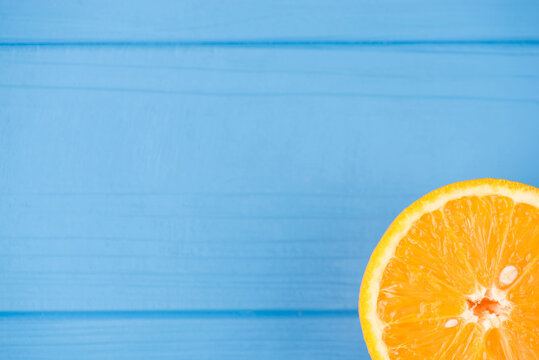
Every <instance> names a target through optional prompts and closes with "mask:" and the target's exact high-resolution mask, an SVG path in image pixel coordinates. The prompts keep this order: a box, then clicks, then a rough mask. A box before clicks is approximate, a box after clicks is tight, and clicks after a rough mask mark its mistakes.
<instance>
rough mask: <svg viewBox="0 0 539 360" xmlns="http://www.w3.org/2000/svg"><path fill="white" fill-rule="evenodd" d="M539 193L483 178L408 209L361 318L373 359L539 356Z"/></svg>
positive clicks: (387, 241)
mask: <svg viewBox="0 0 539 360" xmlns="http://www.w3.org/2000/svg"><path fill="white" fill-rule="evenodd" d="M538 255H539V189H537V188H535V187H532V186H528V185H524V184H520V183H516V182H511V181H506V180H495V179H480V180H471V181H464V182H460V183H455V184H452V185H448V186H445V187H443V188H440V189H438V190H435V191H433V192H432V193H430V194H428V195H425V196H424V197H422V198H421V199H419V200H418V201H416V202H415V203H413V204H412V205H411V206H410V207H408V208H407V209H406V210H404V211H403V212H402V213H401V214H400V215H399V216H398V217H397V218H396V219H395V221H394V222H393V223H392V224H391V226H390V227H389V228H388V229H387V231H386V233H385V234H384V236H383V237H382V239H381V240H380V243H379V244H378V246H377V247H376V249H375V250H374V252H373V254H372V256H371V258H370V261H369V264H368V266H367V270H366V271H365V275H364V277H363V282H362V284H361V293H360V299H359V314H360V318H361V326H362V328H363V334H364V337H365V341H366V343H367V347H368V350H369V353H370V354H371V356H372V358H373V359H375V360H388V359H391V360H397V359H398V360H411V359H420V360H431V359H432V360H437V359H440V360H442V359H443V360H468V359H471V360H487V359H488V360H490V359H492V360H498V359H500V360H501V359H508V360H528V359H539V273H538V270H539V261H538V257H539V256H538Z"/></svg>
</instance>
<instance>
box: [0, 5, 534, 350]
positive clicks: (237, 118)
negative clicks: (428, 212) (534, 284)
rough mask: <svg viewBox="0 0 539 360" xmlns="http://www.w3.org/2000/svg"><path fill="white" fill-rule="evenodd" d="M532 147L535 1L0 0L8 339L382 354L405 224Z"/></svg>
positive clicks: (82, 345)
mask: <svg viewBox="0 0 539 360" xmlns="http://www.w3.org/2000/svg"><path fill="white" fill-rule="evenodd" d="M538 159H539V2H538V1H521V0H510V1H509V0H508V1H505V0H503V1H502V0H494V1H493V0H489V1H470V0H455V1H437V0H410V1H401V0H399V1H395V0H390V1H367V0H364V1H363V0H362V1H355V0H354V1H352V0H343V1H339V2H335V1H320V0H297V1H284V0H282V1H240V0H231V1H221V0H219V1H217V0H204V1H200V0H197V1H195V0H188V1H172V0H154V1H142V0H136V1H130V2H118V1H116V2H112V1H104V0H103V1H86V0H83V1H46V2H45V1H26V0H21V1H8V0H0V285H1V286H0V357H1V358H2V359H369V356H368V354H367V351H366V348H365V344H364V342H363V339H362V335H361V329H360V324H359V320H358V316H357V310H356V307H357V298H358V292H359V287H360V282H361V276H362V272H363V269H364V268H365V266H366V263H367V261H368V257H369V254H370V252H371V251H372V249H373V248H374V246H375V245H376V243H377V241H378V239H379V238H380V236H381V235H382V234H383V232H384V230H385V229H386V227H387V226H388V225H389V224H390V222H391V220H392V219H393V218H394V217H395V216H396V215H397V214H398V213H399V212H400V211H401V210H402V209H403V208H404V207H405V206H406V205H408V204H409V203H411V202H412V201H413V200H414V199H416V198H417V197H419V196H421V195H422V194H424V193H426V192H428V191H430V190H432V189H434V188H437V187H440V186H442V185H445V184H448V183H451V182H454V181H459V180H464V179H471V178H480V177H496V178H507V179H511V180H516V181H521V182H524V183H528V184H531V185H535V186H539V161H538Z"/></svg>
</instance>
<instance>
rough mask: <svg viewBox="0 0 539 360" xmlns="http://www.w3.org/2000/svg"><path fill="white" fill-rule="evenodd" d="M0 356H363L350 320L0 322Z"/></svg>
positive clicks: (364, 352)
mask: <svg viewBox="0 0 539 360" xmlns="http://www.w3.org/2000/svg"><path fill="white" fill-rule="evenodd" d="M0 349H2V358H3V359H9V360H16V359H24V360H30V359H40V360H46V359H64V358H65V359H68V358H72V357H76V358H77V359H114V360H116V359H148V358H151V359H193V360H195V359H216V358H218V359H254V358H256V359H268V360H269V359H283V358H286V359H313V358H315V359H368V354H367V350H366V348H365V346H364V344H363V341H362V340H361V330H360V327H359V321H358V320H357V318H356V317H305V318H296V317H292V318H287V317H285V318H275V317H268V318H256V317H255V318H239V319H229V318H217V319H212V318H192V319H182V318H174V317H173V318H144V317H143V318H136V317H135V318H121V317H120V318H117V317H113V318H100V319H93V318H61V317H57V318H44V319H39V318H33V317H32V318H9V319H2V318H0Z"/></svg>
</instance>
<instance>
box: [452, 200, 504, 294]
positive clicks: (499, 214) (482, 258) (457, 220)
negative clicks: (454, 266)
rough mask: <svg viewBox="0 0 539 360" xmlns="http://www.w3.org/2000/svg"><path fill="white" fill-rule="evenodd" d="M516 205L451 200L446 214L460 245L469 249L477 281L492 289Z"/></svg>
mask: <svg viewBox="0 0 539 360" xmlns="http://www.w3.org/2000/svg"><path fill="white" fill-rule="evenodd" d="M513 207H514V203H513V201H512V200H511V199H510V198H507V197H505V196H496V195H489V196H466V197H463V198H460V199H456V200H451V201H449V202H447V204H445V206H444V208H443V211H444V216H445V219H446V222H447V224H448V226H449V227H450V228H451V230H452V231H453V233H454V234H455V236H456V237H457V239H458V241H461V242H462V243H463V244H464V247H465V248H466V249H467V254H466V253H461V255H460V256H464V255H467V258H468V260H469V261H470V262H471V263H472V264H473V265H474V269H475V276H476V278H477V281H478V282H479V283H480V284H481V285H483V286H485V287H490V286H492V284H491V282H492V281H493V280H494V279H495V276H496V275H495V272H496V270H497V269H496V268H497V260H498V250H499V244H501V243H502V242H503V241H504V239H505V235H506V234H507V229H508V227H509V223H510V221H511V213H512V211H513Z"/></svg>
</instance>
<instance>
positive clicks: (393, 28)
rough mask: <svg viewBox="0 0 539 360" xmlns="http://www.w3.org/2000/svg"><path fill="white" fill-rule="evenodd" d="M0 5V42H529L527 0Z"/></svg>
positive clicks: (35, 0) (536, 18) (535, 17)
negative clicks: (0, 19)
mask: <svg viewBox="0 0 539 360" xmlns="http://www.w3.org/2000/svg"><path fill="white" fill-rule="evenodd" d="M149 5H150V4H149V3H148V1H145V0H133V1H130V2H129V5H128V6H126V5H125V4H124V3H123V2H116V1H106V0H98V1H95V0H82V1H76V2H73V1H66V0H61V1H39V0H21V1H2V2H1V3H0V16H1V18H2V21H1V22H0V41H2V42H4V43H20V42H59V43H62V42H66V41H67V42H81V41H82V42H88V41H89V42H101V41H105V42H107V41H112V42H114V41H119V42H124V41H127V42H129V41H150V42H151V41H180V42H182V41H188V42H192V41H195V42H196V41H225V42H226V41H253V40H254V41H260V40H262V41H267V40H270V41H275V40H283V39H285V40H298V39H304V40H305V39H307V40H335V39H340V40H360V41H395V40H412V41H425V40H442V41H447V40H451V41H461V40H480V41H482V40H493V39H497V40H508V39H510V40H511V39H513V40H515V39H518V40H535V41H537V39H538V38H539V26H538V25H537V24H538V23H539V3H538V2H537V1H535V0H495V1H492V0H489V1H485V0H473V1H470V0H453V1H444V0H409V1H405V2H403V1H400V0H385V1H382V2H380V1H370V0H343V1H339V2H332V1H322V0H296V1H288V0H279V1H244V0H231V1H226V2H223V1H220V0H205V1H198V0H188V1H175V0H155V1H152V2H151V6H149Z"/></svg>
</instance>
